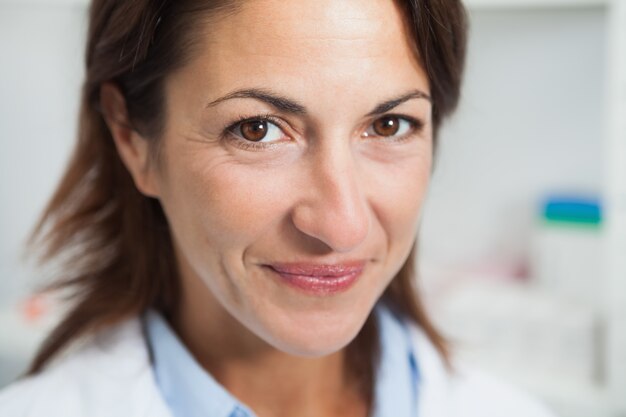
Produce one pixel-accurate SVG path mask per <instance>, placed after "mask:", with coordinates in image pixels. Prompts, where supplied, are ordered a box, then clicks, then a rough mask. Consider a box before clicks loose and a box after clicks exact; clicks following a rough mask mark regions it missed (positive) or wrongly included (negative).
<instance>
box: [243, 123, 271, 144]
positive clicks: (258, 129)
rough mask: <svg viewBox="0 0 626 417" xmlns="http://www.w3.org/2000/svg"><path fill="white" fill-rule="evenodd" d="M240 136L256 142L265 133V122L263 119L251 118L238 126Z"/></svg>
mask: <svg viewBox="0 0 626 417" xmlns="http://www.w3.org/2000/svg"><path fill="white" fill-rule="evenodd" d="M240 130H241V136H243V138H244V139H247V140H249V141H252V142H258V141H260V140H262V139H263V138H264V137H265V135H267V122H266V121H264V120H251V121H249V122H244V123H242V124H241V126H240Z"/></svg>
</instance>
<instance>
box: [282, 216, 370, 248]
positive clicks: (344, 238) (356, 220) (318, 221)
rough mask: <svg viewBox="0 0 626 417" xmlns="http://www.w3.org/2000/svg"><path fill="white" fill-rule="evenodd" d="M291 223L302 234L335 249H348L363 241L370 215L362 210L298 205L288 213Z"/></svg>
mask: <svg viewBox="0 0 626 417" xmlns="http://www.w3.org/2000/svg"><path fill="white" fill-rule="evenodd" d="M292 222H293V224H294V225H295V227H296V228H297V229H298V230H299V231H300V232H302V233H304V234H306V235H308V236H311V237H314V238H316V239H318V240H320V241H322V242H323V243H324V244H325V245H327V246H328V247H329V248H330V249H332V250H333V251H335V252H349V251H351V250H353V249H355V248H357V247H358V246H360V245H361V244H362V243H363V241H365V240H366V238H367V236H368V234H369V230H370V217H369V216H368V214H367V211H365V210H360V209H358V210H355V209H351V210H336V209H335V210H333V209H329V208H327V209H325V208H323V207H320V206H318V207H314V206H300V207H297V208H296V209H295V210H294V211H293V213H292Z"/></svg>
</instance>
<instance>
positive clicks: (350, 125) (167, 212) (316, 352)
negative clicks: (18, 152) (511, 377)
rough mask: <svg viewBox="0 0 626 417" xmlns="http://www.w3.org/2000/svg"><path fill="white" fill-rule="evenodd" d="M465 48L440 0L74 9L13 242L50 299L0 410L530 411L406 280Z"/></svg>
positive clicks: (397, 416)
mask: <svg viewBox="0 0 626 417" xmlns="http://www.w3.org/2000/svg"><path fill="white" fill-rule="evenodd" d="M465 36H466V27H465V14H464V10H463V7H462V5H461V4H460V3H459V1H457V0H429V1H426V0H424V1H414V0H406V1H391V0H375V1H372V0H349V1H341V2H338V1H333V0H298V1H284V0H258V1H191V0H185V1H167V0H161V1H155V0H125V1H123V2H122V1H112V0H95V1H94V2H93V3H92V5H91V12H90V30H89V39H88V44H87V51H86V52H87V57H86V81H85V84H84V90H83V100H82V108H81V116H80V132H79V140H78V145H77V148H76V151H75V153H74V156H73V159H72V160H71V162H70V164H69V167H68V170H67V173H66V175H65V177H64V179H63V181H62V183H61V184H60V186H59V188H58V190H57V192H56V194H55V195H54V197H53V198H52V201H51V202H50V204H49V206H48V208H47V210H46V211H45V213H44V215H43V217H42V220H41V223H40V224H39V226H38V227H37V229H36V232H35V235H34V242H35V243H39V244H41V245H42V246H43V248H44V249H45V252H44V259H48V260H49V259H59V260H62V261H63V262H65V269H64V270H63V273H62V274H61V276H60V277H59V280H58V281H56V282H55V283H53V284H52V285H51V288H53V289H64V290H70V291H72V292H71V294H72V297H70V298H69V299H68V312H67V315H66V316H65V318H64V319H63V320H62V321H61V323H60V324H59V325H58V327H56V329H55V330H54V331H53V332H52V333H51V334H50V336H49V337H48V338H47V340H46V341H45V343H44V344H43V345H42V346H41V349H40V350H39V352H38V354H37V356H36V357H35V359H34V361H33V363H32V366H31V369H30V370H29V372H28V373H27V375H25V377H24V378H23V379H22V380H21V381H19V382H18V383H16V384H15V385H14V386H12V387H10V388H9V389H8V391H6V392H5V393H4V394H3V395H0V414H2V415H11V416H26V415H27V416H35V415H36V416H40V415H46V416H55V415H59V416H61V415H63V416H65V417H67V416H70V417H73V416H86V415H89V416H99V415H102V416H105V415H106V416H125V417H127V416H146V417H147V416H150V417H154V416H173V417H182V416H200V415H203V416H207V415H209V416H218V417H222V416H223V417H228V416H251V415H253V414H256V415H259V416H263V417H271V416H359V417H364V416H376V417H391V416H393V417H403V416H405V417H409V416H415V415H417V413H419V415H420V416H424V417H438V416H447V415H450V416H453V415H454V416H461V415H463V416H470V415H481V416H502V415H507V416H512V415H519V416H525V417H528V416H541V415H545V414H543V411H542V410H541V408H540V407H539V406H536V405H535V404H534V403H533V402H531V401H528V400H526V399H525V398H524V397H522V396H521V395H519V394H517V393H515V392H514V391H509V390H506V389H504V388H502V387H501V386H499V385H494V384H493V383H490V382H489V380H488V379H481V378H478V377H476V376H474V374H466V373H464V371H463V368H462V367H460V366H457V365H456V364H453V361H452V358H451V354H450V353H449V352H448V349H447V345H446V343H445V341H444V339H443V338H442V337H441V336H440V335H439V333H438V332H437V331H436V330H435V329H434V328H433V326H432V325H431V324H430V321H429V320H428V317H427V315H426V313H425V311H424V309H423V308H422V304H421V302H420V300H419V297H418V293H417V290H416V288H415V284H414V276H413V275H414V274H413V263H414V261H413V255H412V254H413V249H414V246H415V240H416V234H417V230H418V227H419V223H420V212H421V208H422V205H423V201H424V198H425V194H426V190H427V186H428V183H429V179H430V174H431V169H432V156H433V153H434V151H435V144H436V137H437V131H438V128H439V126H440V124H441V121H442V119H443V118H444V117H445V116H446V115H448V114H449V113H450V112H451V111H452V110H453V109H454V107H455V106H456V104H457V101H458V98H459V91H460V84H461V74H462V70H463V63H464V55H465ZM79 341H81V342H82V343H77V342H79ZM70 347H72V348H74V349H73V350H72V349H69V348H70ZM62 353H66V354H65V355H62ZM33 395H36V398H38V399H39V401H38V402H36V403H34V404H33V403H32V401H31V399H32V398H34V397H33ZM492 397H495V398H499V399H503V400H504V401H505V402H506V403H505V404H504V405H503V404H501V403H498V402H496V403H491V404H490V403H488V401H489V400H490V399H491V398H492ZM68 404H69V405H68ZM68 407H69V408H68Z"/></svg>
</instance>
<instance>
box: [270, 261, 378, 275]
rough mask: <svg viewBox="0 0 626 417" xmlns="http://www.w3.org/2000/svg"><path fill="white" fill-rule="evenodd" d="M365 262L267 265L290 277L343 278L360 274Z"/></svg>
mask: <svg viewBox="0 0 626 417" xmlns="http://www.w3.org/2000/svg"><path fill="white" fill-rule="evenodd" d="M365 262H366V261H364V260H356V261H347V262H341V263H334V264H322V263H310V262H290V263H274V264H269V265H267V266H268V267H270V268H272V269H273V270H275V271H276V272H280V273H282V274H290V275H307V276H313V277H341V276H345V275H349V274H354V273H359V272H361V271H362V270H363V268H364V267H365Z"/></svg>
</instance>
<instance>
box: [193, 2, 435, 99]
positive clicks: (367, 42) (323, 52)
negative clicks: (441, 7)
mask: <svg viewBox="0 0 626 417" xmlns="http://www.w3.org/2000/svg"><path fill="white" fill-rule="evenodd" d="M202 29H203V30H202V31H201V34H202V35H201V36H202V37H203V38H202V43H201V48H200V50H199V54H198V56H197V57H196V58H195V59H194V60H192V62H191V63H190V66H191V67H192V68H191V70H190V71H188V74H191V75H193V76H195V77H196V78H203V79H204V81H203V82H204V83H205V86H206V88H207V89H209V90H210V91H212V95H215V96H216V95H220V94H223V93H226V92H228V91H230V90H231V89H233V88H246V87H272V88H273V89H277V90H288V92H289V93H294V90H295V93H296V94H297V93H298V90H301V91H300V92H302V94H305V95H306V94H308V93H311V92H312V91H316V92H319V90H320V87H322V86H323V87H326V89H341V90H349V88H350V87H352V88H353V89H363V88H366V87H368V86H369V88H370V89H371V86H372V84H373V83H375V84H376V86H377V87H379V88H380V89H381V90H383V92H384V94H385V96H387V95H389V94H397V93H399V92H404V91H405V90H406V89H407V88H419V89H422V90H423V91H425V92H428V82H427V78H426V76H425V74H424V72H423V69H422V68H421V65H420V64H419V63H418V59H417V56H416V53H415V51H414V49H413V47H412V46H411V45H412V44H411V42H410V40H409V39H410V36H411V35H410V34H409V33H407V30H406V26H405V22H404V18H403V15H402V12H401V9H400V8H399V7H398V5H397V3H396V2H395V1H393V0H341V1H338V0H294V1H285V0H248V1H244V2H242V3H241V5H240V7H239V8H238V9H237V11H236V12H234V13H232V14H229V15H227V16H222V17H218V18H217V19H211V21H210V23H207V24H206V25H204V26H203V28H202ZM196 81H199V80H196ZM268 83H270V85H268ZM272 83H274V84H272ZM276 83H280V85H279V86H277V85H275V84H276ZM307 88H308V89H307ZM290 95H293V94H290ZM319 95H320V94H317V96H319Z"/></svg>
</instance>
